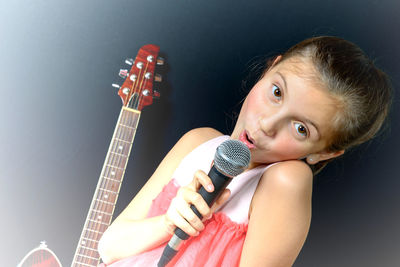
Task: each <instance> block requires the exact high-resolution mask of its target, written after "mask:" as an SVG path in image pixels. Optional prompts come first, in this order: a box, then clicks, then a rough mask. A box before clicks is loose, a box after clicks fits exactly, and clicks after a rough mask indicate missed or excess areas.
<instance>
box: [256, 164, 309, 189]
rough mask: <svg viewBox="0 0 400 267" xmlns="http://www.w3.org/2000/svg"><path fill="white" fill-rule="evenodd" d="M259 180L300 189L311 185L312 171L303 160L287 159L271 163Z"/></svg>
mask: <svg viewBox="0 0 400 267" xmlns="http://www.w3.org/2000/svg"><path fill="white" fill-rule="evenodd" d="M261 180H262V181H264V182H268V183H274V184H276V185H277V186H282V187H287V188H289V187H290V188H292V189H297V190H301V189H305V187H308V186H310V185H312V180H313V173H312V171H311V168H310V167H309V166H308V165H307V164H306V163H304V162H303V161H300V160H289V161H283V162H278V163H276V164H274V165H272V166H271V167H270V168H268V169H267V171H266V172H265V173H264V174H263V177H262V179H261Z"/></svg>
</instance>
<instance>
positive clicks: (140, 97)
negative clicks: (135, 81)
mask: <svg viewBox="0 0 400 267" xmlns="http://www.w3.org/2000/svg"><path fill="white" fill-rule="evenodd" d="M148 66H149V61H148V60H147V61H146V69H145V71H144V74H143V80H142V82H141V85H140V87H141V88H142V89H144V85H143V86H142V84H143V82H144V84H146V82H147V81H146V80H147V79H145V73H146V72H147V68H148ZM150 78H151V77H150ZM149 80H150V79H149ZM142 98H143V92H142V93H141V94H139V99H138V102H141V101H142Z"/></svg>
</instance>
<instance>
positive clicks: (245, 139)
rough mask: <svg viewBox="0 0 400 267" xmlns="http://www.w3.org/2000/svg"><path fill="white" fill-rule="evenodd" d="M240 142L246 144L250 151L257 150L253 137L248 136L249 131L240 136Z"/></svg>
mask: <svg viewBox="0 0 400 267" xmlns="http://www.w3.org/2000/svg"><path fill="white" fill-rule="evenodd" d="M239 141H241V142H242V143H244V144H245V145H246V146H247V147H248V148H249V149H252V148H255V147H256V146H255V145H254V144H253V141H252V139H251V137H249V135H248V134H247V131H243V132H242V133H241V134H240V136H239Z"/></svg>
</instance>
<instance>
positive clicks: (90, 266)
mask: <svg viewBox="0 0 400 267" xmlns="http://www.w3.org/2000/svg"><path fill="white" fill-rule="evenodd" d="M75 263H78V264H81V265H85V266H89V267H93V265H89V264H86V263H83V262H79V261H75Z"/></svg>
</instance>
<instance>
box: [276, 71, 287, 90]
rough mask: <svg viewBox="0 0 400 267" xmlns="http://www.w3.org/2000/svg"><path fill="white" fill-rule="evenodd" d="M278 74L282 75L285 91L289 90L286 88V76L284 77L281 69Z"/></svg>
mask: <svg viewBox="0 0 400 267" xmlns="http://www.w3.org/2000/svg"><path fill="white" fill-rule="evenodd" d="M276 74H278V75H279V76H280V77H281V79H282V80H283V85H284V88H283V89H284V90H285V91H287V90H286V88H287V84H286V79H285V77H284V76H283V74H282V73H280V72H279V71H277V72H276Z"/></svg>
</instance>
